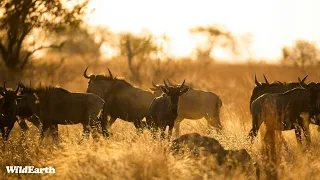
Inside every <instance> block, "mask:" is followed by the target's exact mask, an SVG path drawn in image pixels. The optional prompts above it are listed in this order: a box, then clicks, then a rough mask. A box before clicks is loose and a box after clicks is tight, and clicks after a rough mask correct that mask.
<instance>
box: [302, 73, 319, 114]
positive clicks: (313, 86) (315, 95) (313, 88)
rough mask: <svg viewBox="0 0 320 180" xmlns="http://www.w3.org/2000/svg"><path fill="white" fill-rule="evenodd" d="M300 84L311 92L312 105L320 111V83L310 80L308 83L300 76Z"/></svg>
mask: <svg viewBox="0 0 320 180" xmlns="http://www.w3.org/2000/svg"><path fill="white" fill-rule="evenodd" d="M298 80H299V84H300V86H301V87H302V88H304V89H306V90H308V91H309V92H310V101H309V103H311V104H310V105H311V106H313V107H315V108H316V109H317V111H320V83H315V82H310V83H308V84H306V83H305V82H304V81H303V80H301V79H300V78H298Z"/></svg>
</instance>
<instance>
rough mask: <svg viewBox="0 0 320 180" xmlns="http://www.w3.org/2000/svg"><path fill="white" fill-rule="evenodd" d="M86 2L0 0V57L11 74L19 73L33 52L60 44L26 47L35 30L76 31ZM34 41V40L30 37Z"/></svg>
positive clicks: (68, 0) (85, 7)
mask: <svg viewBox="0 0 320 180" xmlns="http://www.w3.org/2000/svg"><path fill="white" fill-rule="evenodd" d="M87 4H88V0H85V1H82V2H79V1H76V0H75V1H72V0H66V1H63V0H50V1H48V0H1V1H0V37H1V39H0V54H1V57H2V58H1V59H2V61H3V62H4V64H5V65H6V67H7V68H8V69H9V70H11V71H19V72H20V71H22V70H23V69H24V67H25V65H26V64H27V63H28V61H29V60H30V57H31V56H32V55H33V54H34V53H35V52H37V51H39V50H42V49H48V48H56V49H59V48H61V47H62V45H63V43H59V44H49V45H38V46H37V45H35V44H36V43H35V42H33V47H32V48H31V47H30V46H28V41H27V38H28V36H32V35H34V36H36V34H34V33H35V32H36V30H39V31H47V32H61V31H64V30H66V29H67V28H77V27H79V26H80V25H81V23H82V21H83V16H84V15H85V14H86V13H87ZM34 39H36V38H34Z"/></svg>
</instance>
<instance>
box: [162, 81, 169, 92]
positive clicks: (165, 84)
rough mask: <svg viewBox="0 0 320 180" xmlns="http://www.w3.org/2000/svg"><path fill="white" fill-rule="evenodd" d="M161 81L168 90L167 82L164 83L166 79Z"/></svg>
mask: <svg viewBox="0 0 320 180" xmlns="http://www.w3.org/2000/svg"><path fill="white" fill-rule="evenodd" d="M163 82H164V86H165V87H166V89H167V90H169V86H168V84H167V83H166V81H165V80H163Z"/></svg>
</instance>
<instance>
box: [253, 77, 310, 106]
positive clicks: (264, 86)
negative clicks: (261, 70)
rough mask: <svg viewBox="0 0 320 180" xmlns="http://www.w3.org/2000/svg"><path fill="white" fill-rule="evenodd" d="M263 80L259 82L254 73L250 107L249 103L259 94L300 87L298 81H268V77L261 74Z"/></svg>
mask: <svg viewBox="0 0 320 180" xmlns="http://www.w3.org/2000/svg"><path fill="white" fill-rule="evenodd" d="M263 77H264V80H265V82H264V83H263V82H259V81H258V80H257V76H256V75H254V82H255V87H254V88H253V90H252V95H251V98H250V108H251V103H252V102H253V101H254V100H255V99H257V98H258V97H259V96H261V95H263V94H265V93H282V92H285V91H288V90H291V89H293V88H296V87H300V84H299V82H291V83H282V82H280V81H278V82H273V83H269V81H268V79H267V78H266V76H265V75H263ZM307 77H308V75H306V76H305V77H304V78H303V79H302V80H301V81H302V82H305V80H306V78H307Z"/></svg>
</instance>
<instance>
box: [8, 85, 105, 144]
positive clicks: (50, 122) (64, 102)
mask: <svg viewBox="0 0 320 180" xmlns="http://www.w3.org/2000/svg"><path fill="white" fill-rule="evenodd" d="M20 86H21V87H22V90H21V95H22V96H23V97H22V98H21V99H17V100H16V102H17V103H16V105H15V106H16V109H17V112H19V111H20V110H24V111H26V110H28V111H29V112H32V114H33V115H36V116H37V117H39V118H40V120H41V122H42V132H41V138H43V137H44V133H45V132H46V131H47V130H48V128H50V127H52V128H54V129H55V130H56V132H54V133H55V134H54V135H55V136H54V137H55V138H56V139H55V140H56V142H57V137H58V134H57V133H58V132H57V131H58V124H63V125H67V124H78V123H81V124H82V125H83V130H84V134H85V135H86V136H87V137H88V136H89V132H90V127H89V125H90V126H91V128H96V127H97V126H98V124H99V123H101V126H102V133H103V135H107V132H106V129H105V128H104V127H105V124H106V122H105V119H104V118H101V117H102V113H103V107H104V101H103V99H101V98H100V97H99V96H97V95H95V94H90V93H71V92H69V91H67V90H65V89H63V88H58V87H52V86H48V87H39V88H36V89H34V88H28V87H25V86H24V85H23V84H21V85H20ZM11 109H14V108H11ZM17 114H19V113H17Z"/></svg>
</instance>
